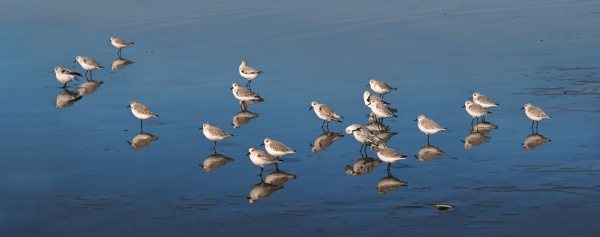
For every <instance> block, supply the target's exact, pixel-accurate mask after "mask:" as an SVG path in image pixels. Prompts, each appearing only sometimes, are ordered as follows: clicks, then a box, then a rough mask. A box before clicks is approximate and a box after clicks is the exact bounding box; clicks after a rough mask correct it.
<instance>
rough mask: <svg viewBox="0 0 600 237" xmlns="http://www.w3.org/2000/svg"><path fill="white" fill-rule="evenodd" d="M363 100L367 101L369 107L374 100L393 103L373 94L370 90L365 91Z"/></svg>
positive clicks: (387, 103)
mask: <svg viewBox="0 0 600 237" xmlns="http://www.w3.org/2000/svg"><path fill="white" fill-rule="evenodd" d="M363 100H364V101H365V105H366V106H367V107H369V103H372V102H382V103H384V104H386V105H391V104H392V103H390V102H386V101H385V100H383V99H382V98H381V97H379V96H376V95H371V92H370V91H365V93H363Z"/></svg>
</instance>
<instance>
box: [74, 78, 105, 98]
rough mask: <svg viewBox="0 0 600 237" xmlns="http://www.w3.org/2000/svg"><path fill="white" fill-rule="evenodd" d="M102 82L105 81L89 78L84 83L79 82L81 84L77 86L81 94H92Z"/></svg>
mask: <svg viewBox="0 0 600 237" xmlns="http://www.w3.org/2000/svg"><path fill="white" fill-rule="evenodd" d="M102 83H104V81H94V80H88V81H86V82H84V83H81V84H79V86H78V87H77V92H78V93H79V95H91V94H93V93H94V92H95V91H96V89H98V87H99V86H100V85H101V84H102Z"/></svg>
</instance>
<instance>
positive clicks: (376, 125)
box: [365, 122, 390, 133]
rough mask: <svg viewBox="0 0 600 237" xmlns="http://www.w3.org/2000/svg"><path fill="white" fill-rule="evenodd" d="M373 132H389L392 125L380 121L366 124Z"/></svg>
mask: <svg viewBox="0 0 600 237" xmlns="http://www.w3.org/2000/svg"><path fill="white" fill-rule="evenodd" d="M365 127H367V128H368V129H369V130H371V132H373V133H374V132H387V131H388V130H389V129H390V126H387V125H385V124H383V123H380V122H371V123H369V124H367V125H365Z"/></svg>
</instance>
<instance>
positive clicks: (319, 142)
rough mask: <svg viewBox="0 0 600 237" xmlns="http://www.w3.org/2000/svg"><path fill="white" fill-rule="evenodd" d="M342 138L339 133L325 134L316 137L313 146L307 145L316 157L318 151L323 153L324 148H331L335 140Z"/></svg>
mask: <svg viewBox="0 0 600 237" xmlns="http://www.w3.org/2000/svg"><path fill="white" fill-rule="evenodd" d="M343 136H344V135H342V134H340V133H335V132H325V133H323V134H321V135H319V136H318V137H317V139H316V140H315V143H314V144H310V143H308V145H310V147H311V148H312V149H311V150H312V152H313V153H315V155H316V154H317V153H318V152H319V151H324V150H325V148H327V147H329V146H331V144H333V142H335V141H336V140H337V139H340V138H341V137H343Z"/></svg>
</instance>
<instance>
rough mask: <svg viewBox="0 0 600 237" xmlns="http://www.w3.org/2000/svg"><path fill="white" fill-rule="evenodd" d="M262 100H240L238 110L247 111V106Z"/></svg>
mask: <svg viewBox="0 0 600 237" xmlns="http://www.w3.org/2000/svg"><path fill="white" fill-rule="evenodd" d="M263 101H264V100H240V109H242V112H243V111H247V110H248V106H250V105H253V104H256V103H258V102H263Z"/></svg>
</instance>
